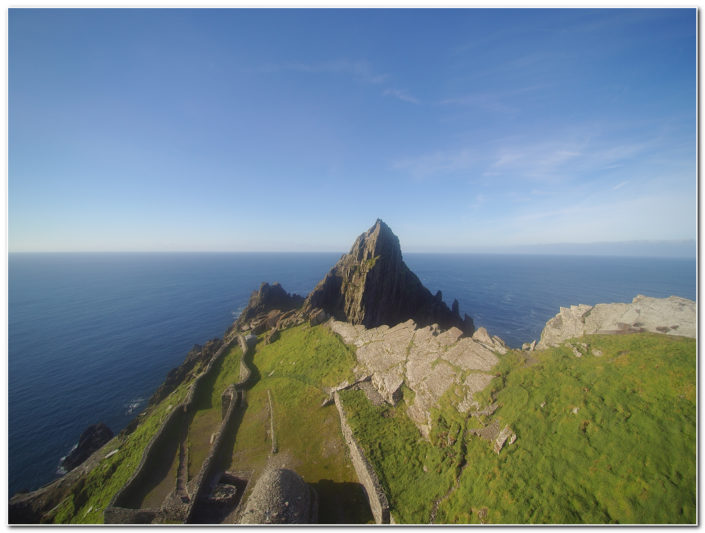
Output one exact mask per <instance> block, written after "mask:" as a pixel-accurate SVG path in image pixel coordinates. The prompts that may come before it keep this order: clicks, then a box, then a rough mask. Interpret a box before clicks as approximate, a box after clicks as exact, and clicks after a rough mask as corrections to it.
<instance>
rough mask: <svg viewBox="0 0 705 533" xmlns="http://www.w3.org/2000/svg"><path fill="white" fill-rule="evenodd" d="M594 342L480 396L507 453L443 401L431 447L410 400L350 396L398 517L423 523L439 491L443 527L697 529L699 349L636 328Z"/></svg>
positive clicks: (507, 377) (511, 366)
mask: <svg viewBox="0 0 705 533" xmlns="http://www.w3.org/2000/svg"><path fill="white" fill-rule="evenodd" d="M586 342H589V343H590V345H591V347H593V348H596V349H599V350H602V352H603V354H604V355H603V356H602V357H594V356H592V355H587V356H584V357H582V358H576V357H575V356H574V355H573V354H572V352H571V351H570V349H569V348H567V347H560V348H556V349H551V350H546V351H544V352H535V353H534V354H532V358H531V359H529V360H528V361H527V359H526V357H525V355H524V354H522V353H519V352H510V353H509V354H508V355H507V356H505V357H504V358H503V359H502V362H501V363H500V366H499V368H498V370H499V372H500V373H501V376H500V377H498V378H496V379H495V380H494V381H493V382H492V383H491V384H490V386H489V387H488V389H487V390H486V391H485V392H484V396H485V398H486V399H489V398H490V397H493V398H494V399H496V400H497V401H498V403H499V405H500V408H499V409H498V410H497V412H496V414H495V416H496V417H498V418H499V419H500V420H501V421H502V422H503V423H508V424H510V425H511V427H512V428H513V429H514V431H515V432H516V434H517V442H516V443H514V444H513V445H511V446H509V447H506V448H505V449H504V450H502V452H501V453H500V454H499V455H497V454H495V453H494V452H493V451H492V449H491V447H490V444H489V443H487V442H486V441H483V440H481V439H480V438H479V437H475V436H473V435H470V434H469V433H467V431H466V429H467V428H469V427H473V426H476V425H477V420H476V419H469V420H465V419H464V418H463V417H461V416H459V415H458V414H457V412H455V411H454V410H453V409H452V408H450V407H449V406H448V405H447V404H443V403H442V405H441V406H440V407H439V409H438V410H437V411H436V412H435V413H434V415H435V419H436V420H435V423H434V429H433V432H432V435H431V443H428V442H425V441H423V440H421V439H420V438H419V436H418V433H417V432H416V431H415V427H413V425H411V422H410V421H409V420H408V418H407V417H406V415H405V414H404V409H405V408H404V404H403V403H402V404H400V405H399V406H398V407H396V408H375V407H373V406H371V405H370V404H369V402H367V401H366V399H365V397H364V395H363V394H362V393H359V392H349V393H346V394H345V395H344V401H345V404H346V407H347V408H348V409H349V410H350V411H351V414H353V413H354V415H355V420H354V421H353V422H352V424H353V426H354V428H355V431H356V435H357V436H358V438H359V440H360V442H361V444H362V445H363V447H364V448H365V449H366V451H367V453H368V455H369V457H370V459H371V460H372V462H373V463H374V464H375V466H376V468H377V470H378V472H379V473H380V477H381V478H382V482H383V484H384V485H385V487H386V488H387V490H388V496H389V498H390V503H391V505H392V511H393V513H394V515H395V518H396V519H397V521H400V522H414V523H428V521H429V518H430V515H431V511H430V509H431V506H432V503H433V502H432V500H435V499H437V498H439V496H441V498H440V500H441V503H440V505H439V506H438V512H437V515H436V518H435V522H436V523H467V522H475V523H477V522H490V523H614V522H618V523H683V522H686V523H693V522H694V521H695V520H696V515H695V503H696V502H695V486H696V485H695V484H696V467H695V457H696V448H695V446H696V441H695V434H696V407H695V405H696V404H695V402H696V399H695V383H696V380H695V370H696V364H695V357H696V349H695V341H694V340H692V339H683V338H675V337H667V336H664V335H653V334H638V335H628V336H593V337H589V338H587V339H586ZM543 402H545V405H544V407H541V403H543ZM575 408H577V409H578V411H577V414H574V413H573V410H574V409H575ZM432 444H433V445H432ZM423 465H425V466H426V470H428V472H424V471H423V470H424V469H423ZM439 467H440V468H439ZM458 473H459V474H460V475H459V476H458V477H457V481H456V483H454V482H453V481H454V480H453V478H454V477H455V475H456V474H458Z"/></svg>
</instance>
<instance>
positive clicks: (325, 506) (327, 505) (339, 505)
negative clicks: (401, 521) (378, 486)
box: [309, 479, 374, 524]
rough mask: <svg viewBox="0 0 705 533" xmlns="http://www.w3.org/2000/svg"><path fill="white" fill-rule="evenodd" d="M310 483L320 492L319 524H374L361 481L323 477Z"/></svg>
mask: <svg viewBox="0 0 705 533" xmlns="http://www.w3.org/2000/svg"><path fill="white" fill-rule="evenodd" d="M309 485H311V486H312V487H313V488H314V489H316V492H317V493H318V523H319V524H369V523H372V524H374V518H373V516H372V511H371V510H370V505H369V503H368V501H367V495H366V494H365V489H364V488H363V487H362V485H361V484H360V483H351V482H343V483H339V482H335V481H331V480H330V479H321V480H320V481H318V482H317V483H309Z"/></svg>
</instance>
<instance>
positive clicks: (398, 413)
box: [340, 390, 457, 524]
mask: <svg viewBox="0 0 705 533" xmlns="http://www.w3.org/2000/svg"><path fill="white" fill-rule="evenodd" d="M340 399H341V401H342V402H343V405H344V407H345V411H346V414H347V415H348V421H349V423H350V426H351V427H352V429H353V432H354V434H355V437H356V439H357V441H358V443H359V444H360V446H361V447H362V449H363V450H364V452H365V456H366V457H367V459H368V460H369V461H370V463H371V464H372V466H373V467H374V469H375V472H376V473H377V476H378V477H379V479H380V482H381V483H382V486H383V488H384V490H385V493H386V495H387V498H388V500H389V505H390V510H391V512H392V515H393V516H394V519H395V520H396V521H397V522H398V523H405V524H428V523H429V520H430V517H431V509H432V507H433V502H434V500H436V499H438V498H440V497H441V496H442V495H443V494H444V493H445V492H446V491H447V490H448V488H449V487H450V486H451V484H452V483H453V479H454V477H453V472H454V471H455V467H456V466H457V463H456V461H457V457H456V454H455V453H454V449H453V448H452V447H451V449H446V448H445V447H441V446H433V445H432V444H431V443H430V442H428V441H426V440H424V439H423V438H422V436H421V434H420V433H419V430H418V429H417V427H416V426H415V425H414V423H413V422H412V421H411V419H409V417H408V416H407V415H406V406H405V404H404V402H400V403H399V404H397V406H396V407H389V406H386V405H382V406H374V405H373V404H372V403H370V402H369V401H368V399H367V397H366V395H365V393H364V392H362V391H360V390H347V391H343V392H341V393H340Z"/></svg>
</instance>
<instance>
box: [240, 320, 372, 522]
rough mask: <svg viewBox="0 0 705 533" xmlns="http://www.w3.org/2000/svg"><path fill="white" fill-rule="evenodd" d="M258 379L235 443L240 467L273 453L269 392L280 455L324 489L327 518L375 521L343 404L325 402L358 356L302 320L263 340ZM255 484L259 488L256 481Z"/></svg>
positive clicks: (256, 362) (257, 466)
mask: <svg viewBox="0 0 705 533" xmlns="http://www.w3.org/2000/svg"><path fill="white" fill-rule="evenodd" d="M253 366H254V367H255V378H254V381H255V384H254V386H253V387H252V388H251V389H250V390H248V391H247V410H246V411H245V413H244V416H243V420H242V423H241V425H240V428H239V429H238V432H237V436H236V439H235V446H234V449H233V456H232V463H231V465H230V468H231V469H233V470H252V471H253V476H252V478H253V479H254V478H256V477H257V475H258V473H259V471H261V469H262V467H263V466H264V465H265V464H266V462H267V460H268V456H269V454H270V451H271V438H270V436H269V433H268V431H269V406H268V400H267V391H268V390H269V391H270V392H271V395H272V402H273V410H274V425H275V433H276V437H277V444H278V450H279V451H278V455H279V457H285V458H286V466H287V467H288V468H292V469H294V470H295V471H296V472H297V473H298V474H299V475H301V477H302V478H303V479H304V480H305V481H306V482H308V483H311V484H312V485H313V486H314V487H315V488H316V489H318V493H319V497H320V508H319V509H320V519H321V521H322V522H340V521H343V522H359V521H362V522H367V521H368V520H370V519H371V516H370V514H369V509H367V506H366V503H365V501H364V500H363V499H362V492H361V490H360V487H359V485H358V484H357V477H356V475H355V471H354V469H353V467H352V464H351V463H350V460H349V458H348V456H347V448H346V446H345V443H344V441H343V439H342V435H341V432H340V422H339V419H338V413H337V410H336V409H335V406H326V407H321V403H322V402H323V400H324V399H325V398H326V397H327V394H326V393H325V392H324V388H325V387H330V386H333V385H337V384H339V383H340V382H342V381H343V380H345V379H348V380H350V379H352V378H353V376H352V372H351V371H352V368H353V367H354V366H355V356H354V354H353V352H352V351H351V349H350V348H348V347H347V346H345V345H344V344H343V343H342V342H341V341H340V340H339V339H338V338H337V336H335V335H334V334H332V333H331V332H330V331H329V330H327V329H325V328H324V327H322V326H316V327H309V326H300V327H296V328H292V329H289V330H286V331H283V332H282V333H281V338H280V339H279V340H277V341H276V342H274V343H272V344H269V345H264V344H259V345H258V346H257V350H256V353H255V355H254V358H253ZM250 488H251V487H250Z"/></svg>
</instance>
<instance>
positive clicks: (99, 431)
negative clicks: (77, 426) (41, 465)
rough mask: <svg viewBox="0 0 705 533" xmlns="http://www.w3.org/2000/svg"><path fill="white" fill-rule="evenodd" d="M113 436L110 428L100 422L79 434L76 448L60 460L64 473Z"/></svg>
mask: <svg viewBox="0 0 705 533" xmlns="http://www.w3.org/2000/svg"><path fill="white" fill-rule="evenodd" d="M113 436H114V435H113V432H112V431H111V430H110V428H109V427H108V426H106V425H105V424H103V423H102V422H99V423H97V424H93V425H92V426H88V427H87V428H86V430H85V431H84V432H83V433H81V437H80V438H79V439H78V444H77V445H76V447H75V448H74V449H73V450H71V453H69V454H68V455H67V456H66V457H64V458H63V459H62V460H61V465H60V466H61V468H63V469H64V470H65V471H66V472H69V471H71V470H73V469H74V468H76V467H77V466H78V465H80V464H81V463H82V462H83V461H85V460H86V459H88V458H89V457H90V456H91V454H92V453H93V452H95V451H96V450H99V449H100V448H101V447H102V446H103V445H104V444H105V443H106V442H108V441H109V440H110V439H112V438H113Z"/></svg>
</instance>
